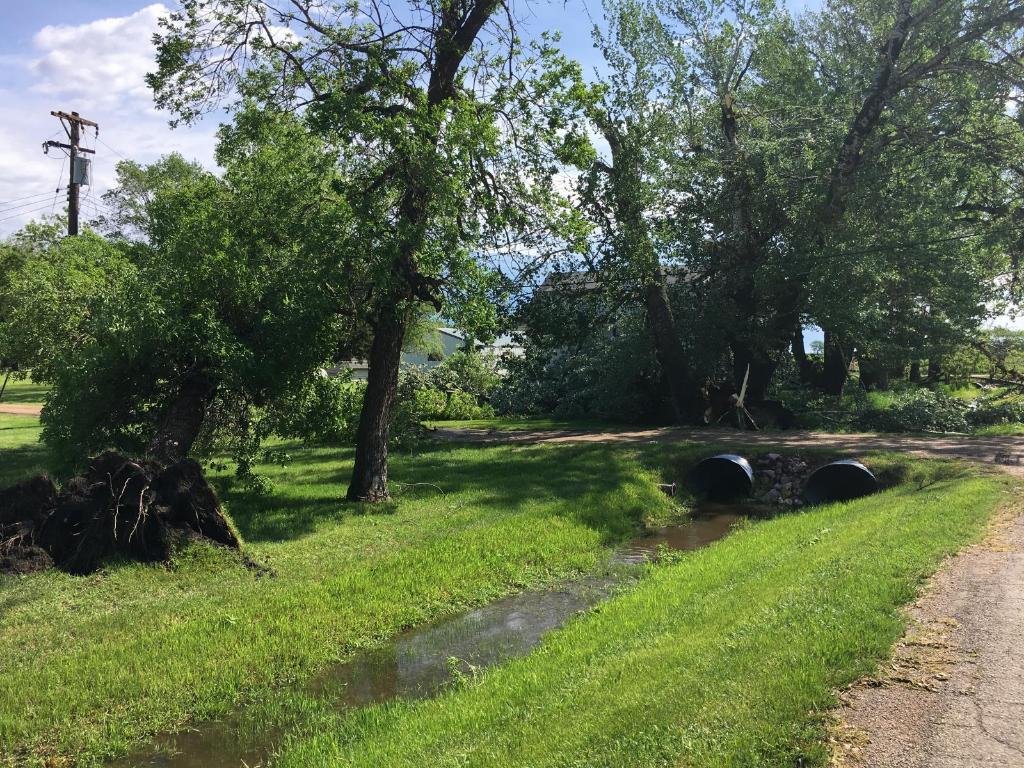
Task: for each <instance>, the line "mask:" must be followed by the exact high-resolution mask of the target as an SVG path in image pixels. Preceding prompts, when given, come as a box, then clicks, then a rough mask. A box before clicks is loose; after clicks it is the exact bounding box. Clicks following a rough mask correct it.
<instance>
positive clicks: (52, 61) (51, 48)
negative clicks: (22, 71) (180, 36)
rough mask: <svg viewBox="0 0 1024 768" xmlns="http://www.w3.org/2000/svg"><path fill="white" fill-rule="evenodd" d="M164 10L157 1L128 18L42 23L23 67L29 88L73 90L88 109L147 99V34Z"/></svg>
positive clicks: (149, 51) (149, 43)
mask: <svg viewBox="0 0 1024 768" xmlns="http://www.w3.org/2000/svg"><path fill="white" fill-rule="evenodd" d="M167 13H168V9H167V8H166V7H165V6H163V5H161V4H159V3H157V4H154V5H148V6H146V7H145V8H142V9H141V10H139V11H136V12H135V13H133V14H132V15H130V16H122V17H117V18H109V19H99V20H97V21H92V22H89V23H88V24H80V25H78V26H65V25H58V26H47V27H43V28H42V29H41V30H39V32H37V33H36V35H35V37H34V38H33V44H34V45H35V48H36V50H37V51H39V56H38V57H37V58H35V59H33V60H32V62H31V64H30V65H29V70H30V71H31V73H32V74H33V75H35V78H36V81H35V83H34V84H33V86H32V90H34V91H36V92H37V93H43V94H47V95H69V94H74V95H75V96H76V97H78V98H79V99H81V100H83V101H87V102H89V103H90V104H91V105H93V108H94V109H105V108H110V107H114V106H116V105H117V104H119V103H122V102H123V101H135V102H140V101H145V102H147V103H149V102H150V101H151V99H150V93H149V89H148V88H147V87H146V82H145V75H146V72H148V71H149V70H150V69H152V68H153V42H152V37H153V33H154V32H156V31H157V22H158V21H159V20H160V18H161V17H162V16H165V15H166V14H167Z"/></svg>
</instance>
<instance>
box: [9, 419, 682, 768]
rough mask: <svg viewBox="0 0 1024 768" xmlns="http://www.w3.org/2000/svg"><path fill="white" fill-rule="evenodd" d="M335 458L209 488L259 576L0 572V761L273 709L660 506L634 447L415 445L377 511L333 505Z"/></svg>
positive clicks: (202, 553)
mask: <svg viewBox="0 0 1024 768" xmlns="http://www.w3.org/2000/svg"><path fill="white" fill-rule="evenodd" d="M19 428H20V427H19ZM33 435H34V432H33ZM14 450H27V447H26V446H22V448H20V449H14ZM7 455H8V454H7V453H6V452H5V454H4V456H5V459H6V457H7ZM350 459H351V454H350V452H348V451H341V450H339V449H300V448H294V450H293V462H292V463H291V464H289V465H288V466H287V467H274V466H266V467H263V469H264V470H265V471H266V472H267V473H268V475H269V477H270V479H271V480H272V481H273V482H274V483H275V489H274V490H273V491H272V492H271V493H270V494H269V495H266V496H254V495H252V494H248V493H245V492H243V491H241V490H237V489H233V488H232V486H231V484H230V482H228V479H227V478H226V477H224V476H221V477H219V478H218V482H219V485H220V486H221V489H222V497H223V498H224V499H225V501H226V503H227V506H228V510H229V512H230V513H232V517H233V519H234V522H235V523H236V525H237V527H238V528H239V530H240V531H241V533H242V535H243V538H244V539H245V540H246V551H247V553H248V554H249V555H250V556H252V557H253V558H255V559H256V560H257V561H259V562H261V563H264V564H266V565H268V566H269V567H271V568H272V569H273V570H274V572H275V573H276V575H275V576H273V577H266V576H261V575H260V574H259V573H258V572H255V571H251V570H247V569H246V568H244V567H243V566H242V564H241V563H240V561H239V558H238V557H237V555H235V554H233V553H230V552H227V551H225V550H221V549H218V548H215V547H211V546H203V545H195V546H191V547H189V548H188V549H186V550H184V551H183V552H182V553H180V554H179V555H178V556H177V557H176V559H175V560H174V562H173V563H172V564H171V566H170V567H165V566H159V565H140V564H135V563H122V564H114V565H111V566H109V567H107V568H105V569H104V570H103V571H101V572H99V573H98V574H96V575H94V576H89V577H84V578H83V577H72V576H68V575H66V574H62V573H58V572H49V573H44V574H38V575H34V576H30V577H3V576H0V648H3V653H2V654H0V764H4V763H5V762H6V763H7V764H18V765H21V764H33V765H34V764H54V763H56V762H58V761H59V759H61V758H65V757H66V758H70V759H71V764H75V765H94V764H97V763H98V762H100V761H101V760H102V759H103V758H106V757H110V756H114V755H118V754H121V753H123V752H125V751H127V750H129V749H130V748H131V747H132V746H134V745H137V744H138V742H139V741H140V739H143V738H144V737H145V736H146V735H147V734H150V733H153V732H155V731H160V730H167V729H174V728H176V727H177V726H179V725H180V724H182V723H184V722H186V721H188V720H201V719H204V718H209V717H212V716H215V715H219V714H221V713H224V712H227V711H230V710H232V709H234V708H235V707H237V706H239V705H240V704H241V703H243V702H250V701H254V700H255V701H261V702H271V703H272V702H274V701H275V700H276V699H277V696H278V693H277V692H278V691H279V689H280V686H282V685H289V684H293V683H295V682H296V681H300V680H303V679H306V678H308V677H309V676H310V675H311V674H313V673H314V672H315V671H316V670H318V669H320V668H322V667H323V666H325V665H326V664H329V663H330V662H332V661H335V660H338V659H340V658H343V657H344V656H345V655H346V654H347V653H349V652H351V651H352V650H354V649H356V648H359V647H362V646H367V645H372V644H374V643H377V642H379V641H381V640H382V639H384V638H387V637H389V636H391V635H394V634H395V633H396V632H398V631H399V630H400V629H402V628H404V627H408V626H411V625H414V624H419V623H423V622H425V621H428V620H431V619H433V618H437V617H439V616H441V615H444V614H448V613H452V612H455V611H458V610H461V609H463V608H465V607H467V606H471V605H478V604H481V603H485V602H488V601H490V600H493V599H495V598H497V597H498V596H500V595H503V594H507V593H509V592H512V591H517V590H520V589H523V588H525V587H527V586H536V585H541V584H544V583H548V582H550V581H552V580H554V579H556V578H559V577H563V576H567V575H571V574H574V573H579V572H583V571H589V570H592V569H593V568H595V567H596V565H597V564H598V563H599V562H600V561H601V560H602V559H603V558H604V557H605V553H606V552H607V547H609V546H610V545H612V544H613V543H615V542H617V541H619V540H621V539H622V538H624V537H627V536H630V535H632V534H633V532H634V531H635V530H636V526H637V524H638V523H639V522H640V520H641V519H642V518H643V517H644V516H645V515H646V514H648V513H651V514H653V515H656V516H657V515H664V514H666V510H668V509H670V505H671V501H670V500H669V499H667V497H665V496H664V495H663V494H661V493H660V492H659V491H658V490H657V487H656V485H655V484H654V483H653V482H652V480H653V478H652V476H651V473H650V471H649V470H647V469H645V468H644V467H643V466H642V465H641V464H640V463H639V461H638V458H637V456H636V454H635V453H634V452H631V451H629V450H623V449H621V448H614V447H608V446H558V447H555V446H538V447H532V448H514V447H508V446H502V447H479V446H467V447H455V446H439V447H437V448H428V449H426V450H424V451H423V452H421V453H418V454H416V455H414V456H399V457H396V458H395V460H394V464H393V472H392V475H393V478H394V479H395V481H397V482H396V486H395V488H396V489H397V491H398V494H399V496H398V499H397V500H396V501H395V502H393V503H390V504H388V505H385V506H383V507H374V508H372V510H371V509H366V508H361V507H359V506H353V505H345V504H342V503H341V502H340V498H341V496H342V494H343V491H344V483H345V480H346V479H347V475H348V473H349V469H350V466H351V465H350ZM439 490H440V491H441V492H439ZM361 512H369V513H368V514H360V513H361ZM283 698H284V697H283ZM270 709H273V707H270ZM50 758H54V759H53V761H51V762H47V761H48V760H49V759H50Z"/></svg>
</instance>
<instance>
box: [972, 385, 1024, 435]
mask: <svg viewBox="0 0 1024 768" xmlns="http://www.w3.org/2000/svg"><path fill="white" fill-rule="evenodd" d="M967 422H968V423H969V424H970V425H971V426H972V427H975V428H978V427H993V426H998V425H1008V424H1024V395H1020V394H1017V395H1012V394H1011V395H1008V394H1006V393H1003V392H997V393H994V394H983V395H980V396H979V397H977V398H976V399H974V400H972V401H971V402H970V403H968V406H967Z"/></svg>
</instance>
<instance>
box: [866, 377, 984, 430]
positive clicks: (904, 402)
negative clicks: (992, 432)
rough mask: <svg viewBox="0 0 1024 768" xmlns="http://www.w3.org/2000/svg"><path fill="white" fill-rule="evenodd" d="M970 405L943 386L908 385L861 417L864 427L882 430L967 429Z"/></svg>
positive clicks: (867, 410) (869, 409) (870, 408)
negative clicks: (883, 405) (938, 387)
mask: <svg viewBox="0 0 1024 768" xmlns="http://www.w3.org/2000/svg"><path fill="white" fill-rule="evenodd" d="M966 414H967V406H966V404H965V403H964V402H963V401H962V400H958V399H957V398H953V397H950V396H949V395H947V394H946V393H945V392H943V391H942V390H931V389H925V388H915V389H909V390H907V391H906V392H902V393H900V394H897V395H896V396H895V397H893V398H892V399H891V401H890V402H889V403H888V404H887V405H886V406H885V407H884V408H878V407H869V408H868V409H866V410H865V411H864V412H863V413H861V414H860V416H859V417H858V420H857V421H858V425H859V426H860V427H861V428H863V429H871V430H878V431H881V432H919V431H929V432H966V431H967V428H968V425H967V418H966Z"/></svg>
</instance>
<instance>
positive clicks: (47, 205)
mask: <svg viewBox="0 0 1024 768" xmlns="http://www.w3.org/2000/svg"><path fill="white" fill-rule="evenodd" d="M49 207H50V205H49V204H48V203H47V204H45V205H43V207H42V208H36V209H35V210H32V211H22V212H21V213H16V214H14V215H13V216H7V217H6V218H3V219H0V221H10V220H11V219H20V218H21V217H22V216H31V215H32V214H33V213H39V212H40V211H45V210H46V209H47V208H49Z"/></svg>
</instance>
